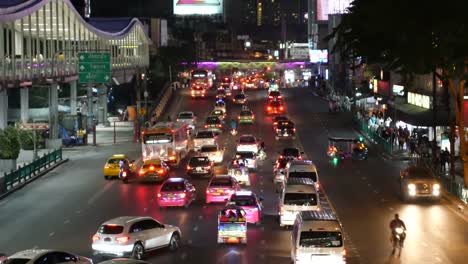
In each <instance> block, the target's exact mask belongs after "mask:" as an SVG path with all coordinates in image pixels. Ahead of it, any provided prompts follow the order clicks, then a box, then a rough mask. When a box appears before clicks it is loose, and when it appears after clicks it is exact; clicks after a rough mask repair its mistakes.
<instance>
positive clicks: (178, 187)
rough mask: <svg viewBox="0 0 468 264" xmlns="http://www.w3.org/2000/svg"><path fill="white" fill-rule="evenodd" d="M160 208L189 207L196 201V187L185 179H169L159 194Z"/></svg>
mask: <svg viewBox="0 0 468 264" xmlns="http://www.w3.org/2000/svg"><path fill="white" fill-rule="evenodd" d="M157 198H158V203H159V206H160V207H168V206H185V207H188V206H189V205H190V204H191V203H192V202H193V201H195V199H196V190H195V187H194V186H193V185H192V184H191V183H190V182H189V181H188V180H186V179H184V178H169V179H167V180H166V181H165V182H164V183H163V184H162V185H161V190H160V191H159V193H158V194H157Z"/></svg>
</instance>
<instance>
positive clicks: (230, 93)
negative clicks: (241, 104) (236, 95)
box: [224, 86, 232, 97]
mask: <svg viewBox="0 0 468 264" xmlns="http://www.w3.org/2000/svg"><path fill="white" fill-rule="evenodd" d="M224 92H225V93H226V97H229V96H231V95H232V91H231V88H230V87H229V86H228V87H224Z"/></svg>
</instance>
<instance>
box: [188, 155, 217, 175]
mask: <svg viewBox="0 0 468 264" xmlns="http://www.w3.org/2000/svg"><path fill="white" fill-rule="evenodd" d="M213 172H214V168H213V162H212V161H210V159H209V158H208V157H206V156H195V157H192V158H191V159H190V160H189V162H188V165H187V175H189V176H195V175H200V176H203V175H212V174H213Z"/></svg>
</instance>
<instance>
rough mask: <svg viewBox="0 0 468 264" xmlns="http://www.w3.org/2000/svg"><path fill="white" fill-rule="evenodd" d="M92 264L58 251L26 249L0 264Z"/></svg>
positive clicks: (73, 255)
mask: <svg viewBox="0 0 468 264" xmlns="http://www.w3.org/2000/svg"><path fill="white" fill-rule="evenodd" d="M17 263H21V264H37V263H40V264H42V263H44V264H49V263H50V264H55V263H61V264H67V263H68V264H92V263H93V261H92V260H91V259H88V258H85V257H81V256H77V255H75V254H70V253H67V252H63V251H58V250H49V249H27V250H23V251H20V252H17V253H15V254H13V255H11V256H9V257H8V258H7V259H5V260H4V261H3V262H2V264H17Z"/></svg>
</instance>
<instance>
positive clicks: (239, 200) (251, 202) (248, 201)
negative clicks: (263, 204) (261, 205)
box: [231, 195, 257, 206]
mask: <svg viewBox="0 0 468 264" xmlns="http://www.w3.org/2000/svg"><path fill="white" fill-rule="evenodd" d="M231 202H233V203H235V205H237V206H255V205H257V201H256V200H255V197H252V196H245V195H244V196H237V195H233V196H232V197H231Z"/></svg>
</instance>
